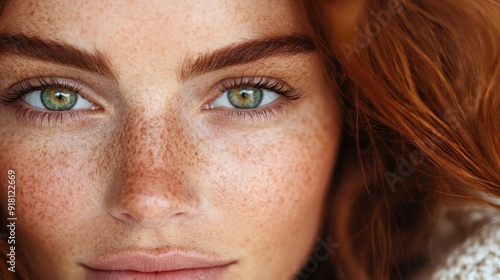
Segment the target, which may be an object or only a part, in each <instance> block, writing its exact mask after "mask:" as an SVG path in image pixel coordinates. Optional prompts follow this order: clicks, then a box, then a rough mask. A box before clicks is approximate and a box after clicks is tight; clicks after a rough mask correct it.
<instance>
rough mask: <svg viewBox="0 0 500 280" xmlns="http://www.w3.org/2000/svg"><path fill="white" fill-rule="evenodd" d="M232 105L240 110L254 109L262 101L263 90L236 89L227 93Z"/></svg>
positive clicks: (252, 88)
mask: <svg viewBox="0 0 500 280" xmlns="http://www.w3.org/2000/svg"><path fill="white" fill-rule="evenodd" d="M227 97H228V99H229V102H230V103H231V105H233V106H234V107H235V108H238V109H253V108H256V107H257V106H259V104H260V103H261V101H262V97H263V92H262V89H259V88H254V87H242V88H234V89H230V90H228V91H227Z"/></svg>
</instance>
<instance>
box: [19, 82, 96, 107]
mask: <svg viewBox="0 0 500 280" xmlns="http://www.w3.org/2000/svg"><path fill="white" fill-rule="evenodd" d="M22 100H23V101H24V102H26V103H27V104H29V105H31V106H33V107H35V108H39V109H44V110H49V111H71V110H80V109H83V110H93V108H94V107H95V106H94V104H92V103H91V102H89V101H87V100H86V99H84V98H83V97H81V96H80V94H78V93H77V92H75V91H73V90H71V89H67V88H63V87H49V88H46V89H41V90H35V91H32V92H29V93H27V94H24V95H23V96H22Z"/></svg>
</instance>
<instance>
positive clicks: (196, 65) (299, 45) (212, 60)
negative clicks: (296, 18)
mask: <svg viewBox="0 0 500 280" xmlns="http://www.w3.org/2000/svg"><path fill="white" fill-rule="evenodd" d="M314 50H315V48H314V44H313V43H312V40H311V39H310V38H309V37H308V36H306V35H302V34H293V35H287V36H281V37H273V38H265V39H257V40H250V41H246V42H243V43H238V44H233V45H230V46H228V47H224V48H222V49H219V50H216V51H213V52H210V53H206V54H202V55H200V56H198V58H196V59H194V60H193V59H190V58H186V59H185V60H184V63H183V64H182V66H181V68H180V70H179V71H178V73H179V74H178V78H179V80H180V81H186V80H188V79H189V78H192V77H193V76H198V75H201V74H204V73H207V72H211V71H215V70H219V69H223V68H226V67H230V66H235V65H242V64H247V63H251V62H255V61H258V60H261V59H265V58H269V57H274V56H287V55H296V54H301V53H310V52H313V51H314Z"/></svg>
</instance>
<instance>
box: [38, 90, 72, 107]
mask: <svg viewBox="0 0 500 280" xmlns="http://www.w3.org/2000/svg"><path fill="white" fill-rule="evenodd" d="M40 96H41V99H42V103H43V105H44V106H45V107H46V108H47V109H48V110H51V111H66V110H69V109H71V108H73V107H74V106H75V104H76V101H77V100H78V94H77V93H76V92H74V91H71V90H69V89H65V88H48V89H44V90H42V92H41V94H40Z"/></svg>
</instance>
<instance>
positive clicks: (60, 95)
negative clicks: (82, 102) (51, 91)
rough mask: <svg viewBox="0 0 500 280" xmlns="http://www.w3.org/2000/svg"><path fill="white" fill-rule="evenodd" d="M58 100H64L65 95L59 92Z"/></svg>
mask: <svg viewBox="0 0 500 280" xmlns="http://www.w3.org/2000/svg"><path fill="white" fill-rule="evenodd" d="M56 98H57V99H59V100H61V99H64V94H62V93H61V92H58V93H56Z"/></svg>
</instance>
